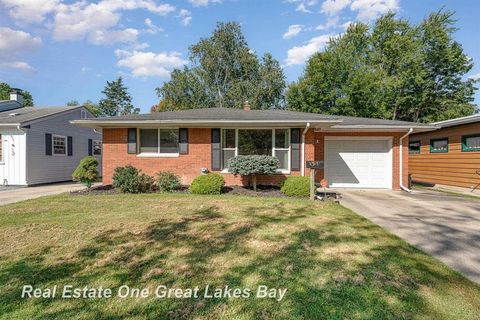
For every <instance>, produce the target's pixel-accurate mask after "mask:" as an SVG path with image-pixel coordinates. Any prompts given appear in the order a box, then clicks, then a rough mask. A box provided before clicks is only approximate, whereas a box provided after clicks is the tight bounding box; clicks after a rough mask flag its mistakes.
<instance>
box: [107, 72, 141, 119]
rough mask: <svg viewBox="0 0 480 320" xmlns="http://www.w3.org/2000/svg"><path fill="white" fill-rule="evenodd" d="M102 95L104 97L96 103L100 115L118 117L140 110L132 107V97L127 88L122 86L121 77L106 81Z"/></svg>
mask: <svg viewBox="0 0 480 320" xmlns="http://www.w3.org/2000/svg"><path fill="white" fill-rule="evenodd" d="M102 93H103V94H104V95H105V97H104V98H103V99H101V100H100V102H99V103H98V108H99V113H100V115H102V116H118V115H126V114H131V113H139V112H140V109H138V108H134V107H133V104H132V97H131V96H130V94H129V93H128V89H127V87H126V86H125V85H124V84H123V79H122V77H118V78H117V79H116V80H113V81H107V85H106V86H105V89H104V90H103V91H102Z"/></svg>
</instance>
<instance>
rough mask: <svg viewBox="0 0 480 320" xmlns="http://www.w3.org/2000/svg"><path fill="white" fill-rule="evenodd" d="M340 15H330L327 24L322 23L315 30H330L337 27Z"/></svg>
mask: <svg viewBox="0 0 480 320" xmlns="http://www.w3.org/2000/svg"><path fill="white" fill-rule="evenodd" d="M338 20H339V18H338V17H328V19H327V22H326V23H325V24H321V25H319V26H317V27H316V28H315V30H328V29H330V28H335V27H336V26H337V25H338Z"/></svg>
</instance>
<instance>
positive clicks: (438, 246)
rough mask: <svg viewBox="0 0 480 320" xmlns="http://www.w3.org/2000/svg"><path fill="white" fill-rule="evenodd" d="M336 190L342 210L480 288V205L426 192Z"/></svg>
mask: <svg viewBox="0 0 480 320" xmlns="http://www.w3.org/2000/svg"><path fill="white" fill-rule="evenodd" d="M338 191H339V192H340V193H341V194H342V196H343V198H342V199H341V200H340V203H341V204H342V205H344V206H345V207H347V208H350V209H352V210H353V211H355V212H357V213H359V214H360V215H362V216H364V217H366V218H367V219H369V220H371V221H373V222H374V223H376V224H378V225H380V226H382V227H384V228H385V229H387V230H389V231H390V232H392V233H394V234H396V235H397V236H399V237H400V238H402V239H404V240H406V241H407V242H409V243H410V244H412V245H414V246H416V247H417V248H419V249H421V250H422V251H424V252H426V253H428V254H430V255H432V256H434V257H436V258H437V259H439V260H441V261H443V262H444V263H445V264H447V265H449V266H450V267H452V268H453V269H455V270H457V271H459V272H461V273H463V274H464V275H465V276H466V277H467V278H469V279H471V280H472V281H475V282H477V283H480V201H478V200H476V199H468V198H463V197H457V196H451V195H448V194H445V193H438V192H430V191H414V192H413V193H412V194H408V193H406V192H403V191H387V190H338Z"/></svg>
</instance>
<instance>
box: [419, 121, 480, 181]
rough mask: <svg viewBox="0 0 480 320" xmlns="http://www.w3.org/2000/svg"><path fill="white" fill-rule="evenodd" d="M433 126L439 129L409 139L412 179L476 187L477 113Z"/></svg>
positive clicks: (479, 156) (479, 173)
mask: <svg viewBox="0 0 480 320" xmlns="http://www.w3.org/2000/svg"><path fill="white" fill-rule="evenodd" d="M434 125H436V126H438V127H440V129H438V130H435V131H432V132H428V133H421V134H413V135H411V136H410V142H409V154H410V155H409V159H410V174H411V175H412V180H413V181H414V182H420V183H426V184H438V185H449V186H457V187H464V188H471V189H474V188H477V189H478V188H480V114H476V115H472V116H468V117H463V118H457V119H452V120H447V121H442V122H437V123H434Z"/></svg>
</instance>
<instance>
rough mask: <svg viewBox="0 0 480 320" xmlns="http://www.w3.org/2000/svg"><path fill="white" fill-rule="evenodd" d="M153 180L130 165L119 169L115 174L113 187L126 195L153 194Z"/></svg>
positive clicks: (116, 169)
mask: <svg viewBox="0 0 480 320" xmlns="http://www.w3.org/2000/svg"><path fill="white" fill-rule="evenodd" d="M153 183H154V181H153V178H152V177H150V176H149V175H146V174H145V173H142V172H141V171H140V170H138V169H137V168H135V167H133V166H131V165H128V166H125V167H117V168H115V171H114V173H113V186H114V187H115V188H118V189H120V191H121V192H124V193H145V192H152V190H153Z"/></svg>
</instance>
